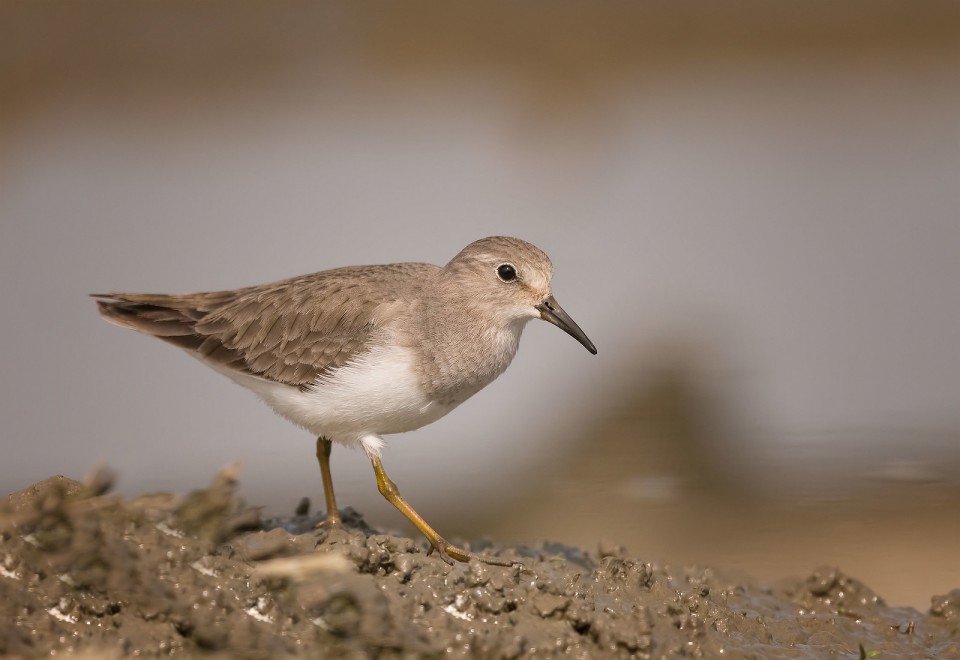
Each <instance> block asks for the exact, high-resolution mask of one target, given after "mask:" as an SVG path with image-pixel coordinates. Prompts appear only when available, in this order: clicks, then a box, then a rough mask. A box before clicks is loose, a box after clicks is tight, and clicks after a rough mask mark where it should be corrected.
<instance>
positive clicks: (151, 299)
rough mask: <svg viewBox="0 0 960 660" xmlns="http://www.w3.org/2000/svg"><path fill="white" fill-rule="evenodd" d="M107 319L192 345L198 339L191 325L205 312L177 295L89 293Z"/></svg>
mask: <svg viewBox="0 0 960 660" xmlns="http://www.w3.org/2000/svg"><path fill="white" fill-rule="evenodd" d="M91 295H92V296H93V297H94V298H98V300H97V309H98V310H99V311H100V314H101V316H103V318H104V319H106V320H107V321H109V322H111V323H114V324H116V325H119V326H122V327H124V328H130V329H132V330H137V331H138V332H142V333H144V334H148V335H153V336H154V337H159V338H161V339H167V340H169V341H172V342H173V343H175V344H177V345H178V346H182V347H185V348H186V347H193V344H195V343H196V344H199V343H200V342H201V341H202V339H201V338H200V337H198V336H197V333H196V330H195V325H196V323H197V321H199V320H201V319H202V318H203V317H204V315H205V311H202V310H200V309H197V308H196V307H195V306H193V305H191V304H190V303H189V301H187V300H184V299H183V297H180V296H166V295H153V294H132V293H104V294H99V293H97V294H91Z"/></svg>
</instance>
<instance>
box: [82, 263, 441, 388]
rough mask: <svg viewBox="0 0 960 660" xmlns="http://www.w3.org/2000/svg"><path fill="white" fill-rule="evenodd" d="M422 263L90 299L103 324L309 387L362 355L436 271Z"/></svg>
mask: <svg viewBox="0 0 960 660" xmlns="http://www.w3.org/2000/svg"><path fill="white" fill-rule="evenodd" d="M436 270H437V267H436V266H430V265H428V264H400V265H395V266H381V267H351V268H341V269H336V270H332V271H324V272H321V273H315V274H313V275H308V276H304V277H298V278H294V279H291V280H284V281H281V282H275V283H272V284H265V285H262V286H258V287H249V288H246V289H237V290H234V291H216V292H208V293H194V294H188V295H165V294H137V293H123V292H110V293H105V294H93V295H94V297H95V298H98V300H97V307H98V309H99V310H100V313H101V314H102V315H103V316H104V318H106V319H107V320H108V321H111V322H112V323H115V324H117V325H121V326H124V327H127V328H132V329H133V330H137V331H139V332H143V333H145V334H149V335H154V336H155V337H159V338H160V339H163V340H165V341H167V342H169V343H172V344H174V345H176V346H179V347H181V348H184V349H188V350H194V351H196V352H197V353H199V355H200V356H201V357H202V358H203V359H204V360H206V361H209V362H211V363H214V364H218V365H222V366H227V367H229V368H232V369H236V370H238V371H242V372H244V373H248V374H251V375H255V376H258V377H261V378H266V379H269V380H273V381H277V382H281V383H286V384H288V385H294V386H298V387H301V388H305V387H309V386H310V384H311V383H313V382H314V381H316V379H317V377H318V376H320V375H321V374H323V373H325V372H328V371H330V370H333V369H336V368H338V367H340V366H342V365H343V364H345V363H346V362H348V361H349V360H350V359H352V358H353V357H354V356H355V355H357V354H358V353H360V352H363V351H364V350H366V349H367V346H368V344H369V341H370V339H371V337H372V336H374V334H375V333H376V332H377V330H378V329H379V328H380V327H381V326H382V324H383V323H384V322H385V321H389V320H390V318H391V315H395V314H396V313H398V306H397V305H393V304H390V303H395V302H396V301H398V300H401V299H405V298H406V297H407V296H408V295H409V294H410V289H411V288H416V287H417V286H418V283H419V282H420V281H422V280H423V279H425V278H426V277H427V276H429V275H430V274H431V273H432V272H434V271H436Z"/></svg>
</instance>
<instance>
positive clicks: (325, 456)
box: [317, 436, 340, 527]
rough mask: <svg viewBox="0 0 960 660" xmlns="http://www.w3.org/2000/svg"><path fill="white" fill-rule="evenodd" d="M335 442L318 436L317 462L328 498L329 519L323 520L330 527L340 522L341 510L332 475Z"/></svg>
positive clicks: (324, 491) (324, 493) (324, 494)
mask: <svg viewBox="0 0 960 660" xmlns="http://www.w3.org/2000/svg"><path fill="white" fill-rule="evenodd" d="M332 447H333V443H332V442H331V441H330V440H329V439H327V438H324V437H323V436H320V437H319V438H317V462H318V463H320V476H321V477H322V478H323V496H324V498H326V500H327V519H326V520H325V521H324V522H323V524H324V525H326V526H328V527H332V526H336V525H339V524H340V512H339V510H338V509H337V498H336V496H335V495H334V494H333V478H332V477H331V476H330V450H331V448H332Z"/></svg>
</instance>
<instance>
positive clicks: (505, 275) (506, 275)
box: [497, 264, 517, 282]
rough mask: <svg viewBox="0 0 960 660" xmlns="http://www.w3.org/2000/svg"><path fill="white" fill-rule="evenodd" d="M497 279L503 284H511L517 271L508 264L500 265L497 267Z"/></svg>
mask: <svg viewBox="0 0 960 660" xmlns="http://www.w3.org/2000/svg"><path fill="white" fill-rule="evenodd" d="M497 277H499V278H500V279H501V280H503V281H504V282H512V281H514V280H515V279H517V269H516V268H514V267H513V266H512V265H510V264H501V265H500V266H497Z"/></svg>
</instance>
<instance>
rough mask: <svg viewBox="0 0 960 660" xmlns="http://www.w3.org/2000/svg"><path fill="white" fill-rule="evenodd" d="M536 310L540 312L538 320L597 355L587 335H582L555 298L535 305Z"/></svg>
mask: <svg viewBox="0 0 960 660" xmlns="http://www.w3.org/2000/svg"><path fill="white" fill-rule="evenodd" d="M537 309H539V310H540V318H542V319H543V320H544V321H549V322H550V323H552V324H554V325H555V326H557V327H558V328H560V329H561V330H563V331H564V332H566V333H567V334H568V335H570V336H571V337H573V338H574V339H576V340H577V341H578V342H580V343H581V344H583V346H584V348H586V349H587V350H588V351H590V352H591V353H593V354H594V355H596V354H597V348H596V347H595V346H594V345H593V342H592V341H590V340H589V339H587V335H586V334H584V332H583V330H581V329H580V326H579V325H577V322H576V321H574V320H573V319H572V318H570V315H569V314H567V313H566V312H565V311H563V307H561V306H560V303H558V302H557V300H556V298H554V297H553V296H550V297H548V298H547V299H546V300H544V301H543V302H542V303H540V304H539V305H537Z"/></svg>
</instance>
